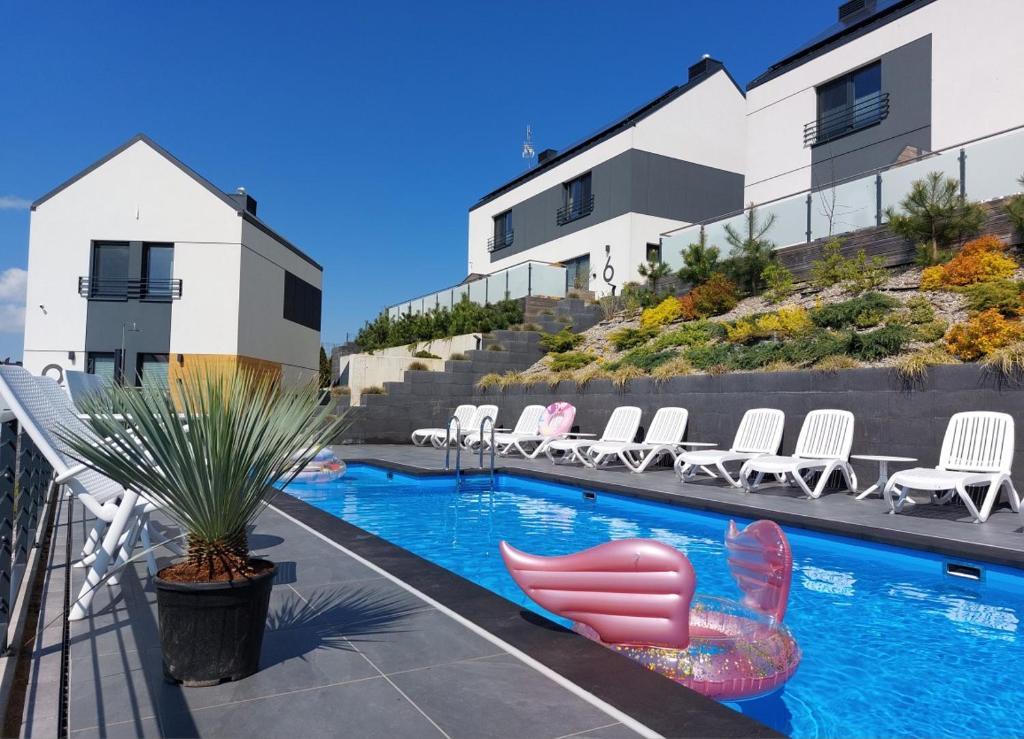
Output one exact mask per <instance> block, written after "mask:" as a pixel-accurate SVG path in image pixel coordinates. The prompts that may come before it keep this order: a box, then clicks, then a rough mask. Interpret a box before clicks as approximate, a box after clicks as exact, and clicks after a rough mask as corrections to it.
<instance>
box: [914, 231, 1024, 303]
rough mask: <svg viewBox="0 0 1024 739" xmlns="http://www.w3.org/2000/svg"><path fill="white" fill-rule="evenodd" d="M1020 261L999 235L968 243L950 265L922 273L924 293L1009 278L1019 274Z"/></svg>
mask: <svg viewBox="0 0 1024 739" xmlns="http://www.w3.org/2000/svg"><path fill="white" fill-rule="evenodd" d="M1017 266H1018V265H1017V262H1016V260H1014V259H1013V258H1012V257H1010V256H1008V255H1007V254H1006V245H1005V244H1004V243H1003V242H1002V241H1000V240H999V238H998V237H996V236H991V235H989V236H982V237H980V238H977V239H974V240H973V241H968V242H967V243H966V244H964V248H963V249H961V250H960V252H959V253H958V254H957V255H956V256H955V257H953V258H952V259H951V260H950V261H949V262H947V263H946V264H942V265H936V266H934V267H928V268H927V269H925V270H924V271H923V272H922V273H921V289H922V290H941V289H942V288H947V287H962V286H964V285H974V284H977V283H979V282H986V281H988V280H999V279H1005V278H1007V277H1010V276H1012V275H1013V273H1014V272H1016V271H1017Z"/></svg>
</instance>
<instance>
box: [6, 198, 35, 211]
mask: <svg viewBox="0 0 1024 739" xmlns="http://www.w3.org/2000/svg"><path fill="white" fill-rule="evenodd" d="M31 205H32V201H31V200H26V199H25V198H19V197H18V196H17V195H0V210H28V208H29V207H30V206H31Z"/></svg>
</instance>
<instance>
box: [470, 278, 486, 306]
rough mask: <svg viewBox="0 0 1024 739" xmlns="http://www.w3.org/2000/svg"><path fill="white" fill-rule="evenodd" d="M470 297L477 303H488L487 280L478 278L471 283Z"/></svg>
mask: <svg viewBox="0 0 1024 739" xmlns="http://www.w3.org/2000/svg"><path fill="white" fill-rule="evenodd" d="M469 299H470V300H472V301H473V302H474V303H476V304H477V305H487V303H488V302H489V301H488V295H487V280H476V281H474V282H471V283H469Z"/></svg>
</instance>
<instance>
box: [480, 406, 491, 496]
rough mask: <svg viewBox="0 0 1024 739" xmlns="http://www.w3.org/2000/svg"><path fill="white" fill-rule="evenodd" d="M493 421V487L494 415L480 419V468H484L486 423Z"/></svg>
mask: <svg viewBox="0 0 1024 739" xmlns="http://www.w3.org/2000/svg"><path fill="white" fill-rule="evenodd" d="M488 421H490V422H491V446H490V450H491V487H494V416H484V417H483V419H482V420H481V421H480V439H479V441H480V469H483V468H484V424H486V423H487V422H488Z"/></svg>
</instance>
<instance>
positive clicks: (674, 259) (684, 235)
mask: <svg viewBox="0 0 1024 739" xmlns="http://www.w3.org/2000/svg"><path fill="white" fill-rule="evenodd" d="M699 238H700V226H687V227H686V228H684V229H682V230H680V231H675V232H673V233H672V234H671V235H670V236H666V237H665V238H663V239H662V240H661V260H662V261H663V262H665V264H667V265H668V266H669V267H671V268H672V269H674V270H675V269H679V268H680V267H682V266H683V249H685V248H686V247H687V246H689V245H690V244H692V243H693V242H695V241H697V240H698V239H699Z"/></svg>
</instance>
